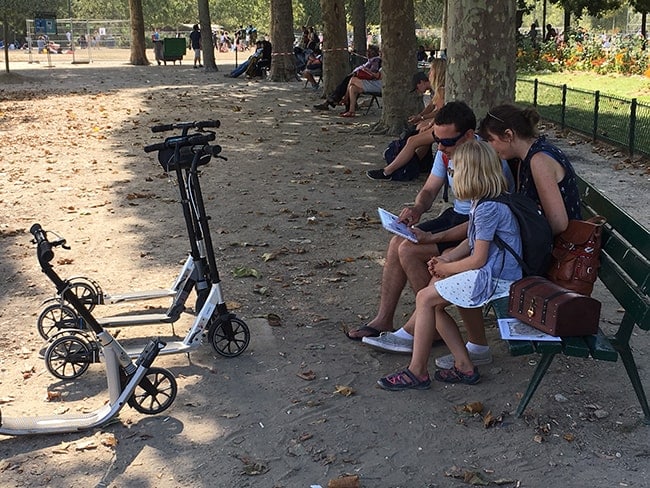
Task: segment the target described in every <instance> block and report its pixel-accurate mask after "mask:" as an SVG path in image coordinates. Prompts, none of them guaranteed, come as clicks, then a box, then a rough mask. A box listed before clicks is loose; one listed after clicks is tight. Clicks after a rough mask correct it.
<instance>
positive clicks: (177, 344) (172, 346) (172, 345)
mask: <svg viewBox="0 0 650 488" xmlns="http://www.w3.org/2000/svg"><path fill="white" fill-rule="evenodd" d="M165 343H166V345H165V348H164V349H161V350H160V351H159V352H158V355H159V356H165V355H167V354H181V353H184V352H191V351H192V350H193V349H196V348H195V347H193V346H191V345H188V344H185V343H184V342H183V341H165ZM122 347H124V346H122ZM124 350H125V351H126V353H127V354H128V355H129V357H130V358H137V357H138V356H139V355H140V353H141V352H142V346H140V347H138V346H136V347H124Z"/></svg>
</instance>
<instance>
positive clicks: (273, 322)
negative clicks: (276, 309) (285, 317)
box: [266, 313, 282, 327]
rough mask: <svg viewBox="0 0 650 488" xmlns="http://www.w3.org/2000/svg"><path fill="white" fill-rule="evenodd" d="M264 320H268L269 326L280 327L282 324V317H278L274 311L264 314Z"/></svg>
mask: <svg viewBox="0 0 650 488" xmlns="http://www.w3.org/2000/svg"><path fill="white" fill-rule="evenodd" d="M266 320H267V321H268V323H269V325H270V326H271V327H280V326H281V325H282V319H281V318H280V316H279V315H277V314H274V313H270V314H268V315H267V316H266Z"/></svg>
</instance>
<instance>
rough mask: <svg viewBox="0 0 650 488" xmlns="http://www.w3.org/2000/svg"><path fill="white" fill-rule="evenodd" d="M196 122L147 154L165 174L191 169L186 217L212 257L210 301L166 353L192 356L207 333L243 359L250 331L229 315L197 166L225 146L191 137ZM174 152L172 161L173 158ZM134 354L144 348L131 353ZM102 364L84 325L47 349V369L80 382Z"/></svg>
mask: <svg viewBox="0 0 650 488" xmlns="http://www.w3.org/2000/svg"><path fill="white" fill-rule="evenodd" d="M191 124H192V123H182V124H173V125H170V126H164V127H168V128H167V129H166V130H171V129H176V128H182V129H183V134H185V135H181V136H172V137H168V138H167V139H166V140H165V142H163V143H160V144H154V145H152V146H147V147H146V148H145V151H147V152H152V151H158V160H159V161H160V162H161V164H163V167H164V168H165V170H166V171H170V170H175V171H176V172H177V174H179V173H181V172H182V171H186V173H187V176H186V178H185V179H186V182H187V185H186V190H187V191H186V192H185V194H184V195H183V197H187V199H188V201H189V203H190V205H189V210H190V211H191V212H193V213H194V218H191V219H186V220H187V221H188V222H193V223H195V224H196V227H192V228H188V232H189V233H190V238H191V239H192V238H194V239H195V242H200V243H202V246H201V247H202V250H203V252H202V255H203V256H205V258H206V259H207V272H208V274H209V282H210V283H211V286H210V290H209V293H208V296H207V299H206V301H205V303H204V304H203V306H202V307H201V309H200V311H199V313H198V314H197V316H196V318H195V320H194V322H193V324H192V327H191V328H190V330H189V331H188V333H187V335H186V336H185V338H184V339H183V340H182V341H170V342H168V343H167V347H166V348H165V349H164V350H163V351H161V354H178V353H189V352H191V351H192V350H193V349H196V348H198V347H199V346H200V345H201V343H202V340H203V337H204V336H206V335H207V338H208V341H209V342H210V344H211V345H212V347H213V349H214V350H215V351H216V352H217V353H218V354H220V355H222V356H225V357H235V356H239V355H240V354H241V353H242V352H244V350H245V349H246V348H247V347H248V344H249V342H250V332H249V329H248V326H247V325H246V323H245V322H244V321H242V320H241V319H239V318H237V317H236V316H235V315H234V314H233V313H231V312H229V311H228V308H227V306H226V303H225V301H224V298H223V294H222V290H221V279H220V277H219V272H218V269H217V263H216V259H215V257H214V247H213V244H212V239H211V236H210V229H209V226H208V220H209V217H208V216H207V215H206V212H205V205H204V203H203V196H202V192H201V186H200V182H199V175H198V166H199V165H202V164H207V162H208V161H209V160H210V157H211V156H217V155H218V154H219V153H220V151H221V147H220V146H218V145H212V146H211V145H209V144H208V143H209V142H210V141H212V140H214V138H215V136H214V133H207V134H190V135H187V130H188V129H189V128H191V127H192V125H191ZM172 153H173V157H170V156H172ZM127 352H128V354H129V355H131V356H135V355H136V354H137V353H138V352H139V349H135V350H127ZM98 360H99V355H98V349H97V345H96V341H94V339H93V337H92V336H91V335H90V334H88V332H87V331H86V330H85V329H84V328H83V327H76V328H72V329H63V330H61V331H60V332H59V333H57V334H56V335H55V336H54V337H53V338H52V339H51V342H50V344H49V346H48V347H47V349H46V351H45V363H46V366H47V368H48V370H49V371H50V372H51V373H52V374H54V375H55V376H57V377H58V378H61V379H71V378H76V377H78V376H80V375H81V374H83V373H84V372H85V371H86V370H87V369H88V366H89V364H90V363H92V362H97V361H98Z"/></svg>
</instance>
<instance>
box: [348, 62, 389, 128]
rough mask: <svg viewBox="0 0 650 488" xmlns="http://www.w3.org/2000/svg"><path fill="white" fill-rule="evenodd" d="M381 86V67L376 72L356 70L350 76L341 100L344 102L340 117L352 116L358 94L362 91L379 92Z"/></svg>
mask: <svg viewBox="0 0 650 488" xmlns="http://www.w3.org/2000/svg"><path fill="white" fill-rule="evenodd" d="M381 86H382V85H381V69H380V70H379V71H377V72H373V71H368V70H363V69H362V70H359V71H357V72H356V73H355V74H354V75H353V76H352V78H350V82H349V83H348V89H347V91H346V93H345V96H344V97H343V100H341V103H343V104H345V112H343V113H342V114H341V117H354V116H355V115H356V113H355V110H356V106H357V98H358V97H359V95H361V94H362V93H381Z"/></svg>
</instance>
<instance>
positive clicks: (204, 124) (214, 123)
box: [195, 120, 221, 129]
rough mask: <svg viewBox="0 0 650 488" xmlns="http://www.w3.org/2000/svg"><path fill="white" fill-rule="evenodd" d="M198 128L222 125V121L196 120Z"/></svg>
mask: <svg viewBox="0 0 650 488" xmlns="http://www.w3.org/2000/svg"><path fill="white" fill-rule="evenodd" d="M195 126H196V128H197V129H204V128H206V127H215V128H219V127H221V121H219V120H203V121H201V122H196V124H195Z"/></svg>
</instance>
